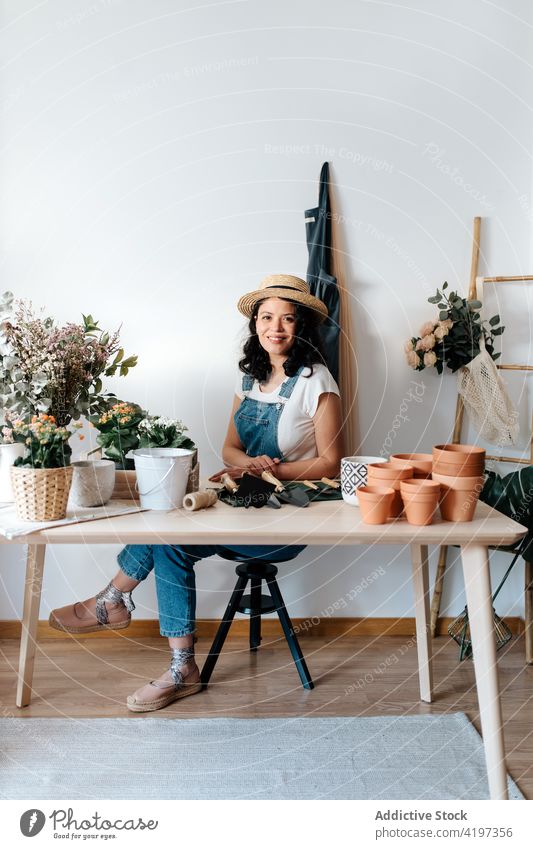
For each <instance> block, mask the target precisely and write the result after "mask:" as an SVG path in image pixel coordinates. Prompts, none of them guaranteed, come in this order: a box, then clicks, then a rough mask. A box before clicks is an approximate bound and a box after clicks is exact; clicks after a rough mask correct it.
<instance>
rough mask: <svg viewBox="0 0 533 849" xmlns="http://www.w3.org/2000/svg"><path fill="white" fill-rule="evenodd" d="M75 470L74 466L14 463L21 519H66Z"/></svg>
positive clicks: (12, 482) (32, 520)
mask: <svg viewBox="0 0 533 849" xmlns="http://www.w3.org/2000/svg"><path fill="white" fill-rule="evenodd" d="M72 472H73V469H72V466H63V467H61V468H59V469H30V468H27V467H25V466H13V468H12V469H11V484H12V486H13V494H14V496H15V505H16V508H17V513H18V516H19V519H22V520H23V521H25V522H52V521H55V520H56V519H64V518H65V516H66V514H67V501H68V495H69V492H70V485H71V483H72Z"/></svg>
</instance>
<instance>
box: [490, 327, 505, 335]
mask: <svg viewBox="0 0 533 849" xmlns="http://www.w3.org/2000/svg"><path fill="white" fill-rule="evenodd" d="M504 330H505V327H495V328H494V330H493V331H492V335H493V336H501V335H502V333H503V331H504Z"/></svg>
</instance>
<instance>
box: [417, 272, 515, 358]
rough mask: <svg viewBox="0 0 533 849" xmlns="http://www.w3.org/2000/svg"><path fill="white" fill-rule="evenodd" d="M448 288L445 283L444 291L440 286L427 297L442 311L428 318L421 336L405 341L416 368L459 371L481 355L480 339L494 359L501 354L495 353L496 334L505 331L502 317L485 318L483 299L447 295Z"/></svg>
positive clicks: (455, 294)
mask: <svg viewBox="0 0 533 849" xmlns="http://www.w3.org/2000/svg"><path fill="white" fill-rule="evenodd" d="M447 288H448V284H447V283H444V284H443V286H442V292H441V291H440V289H437V294H436V295H433V297H431V298H428V301H429V303H430V304H436V305H437V306H438V308H439V310H440V312H439V317H438V319H434V320H432V321H427V322H426V323H425V324H423V325H422V327H421V328H420V336H413V337H412V338H411V339H409V340H408V341H407V342H406V343H405V353H406V357H407V362H408V363H409V365H410V366H411V367H412V368H414V369H416V370H417V371H423V369H425V368H431V367H432V366H434V367H435V368H436V370H437V372H438V374H442V371H443V369H444V366H446V367H447V368H449V369H450V370H451V371H452V372H456V371H458V369H460V368H462V367H463V366H466V365H468V363H470V362H471V361H472V360H473V359H474V357H477V356H478V354H479V353H480V351H481V344H482V342H481V340H483V342H484V345H485V350H486V351H487V352H488V353H489V354H490V356H491V357H492V359H493V360H497V359H498V357H499V356H500V354H499V353H495V352H494V340H495V337H496V336H501V334H502V333H503V331H504V330H505V328H504V327H501V326H500V316H499V315H494V316H492V318H490V319H489V320H488V322H485V321H482V320H481V315H480V313H479V310H480V309H481V302H480V301H467V300H466V298H461V296H460V295H458V294H457V293H456V292H450V293H449V294H448V295H446V294H445V290H446V289H447Z"/></svg>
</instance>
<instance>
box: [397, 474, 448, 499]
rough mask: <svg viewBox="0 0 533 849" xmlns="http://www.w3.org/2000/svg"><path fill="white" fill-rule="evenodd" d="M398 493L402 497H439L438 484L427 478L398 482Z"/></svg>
mask: <svg viewBox="0 0 533 849" xmlns="http://www.w3.org/2000/svg"><path fill="white" fill-rule="evenodd" d="M400 492H401V493H402V497H403V496H410V495H432V496H436V497H438V496H439V495H440V483H438V481H434V480H431V479H427V478H411V479H410V480H406V481H400Z"/></svg>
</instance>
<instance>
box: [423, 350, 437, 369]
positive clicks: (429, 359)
mask: <svg viewBox="0 0 533 849" xmlns="http://www.w3.org/2000/svg"><path fill="white" fill-rule="evenodd" d="M436 362H437V355H436V353H435V351H428V352H427V354H424V365H425V366H434V365H435V363H436Z"/></svg>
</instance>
